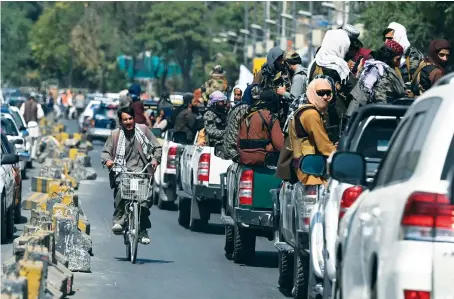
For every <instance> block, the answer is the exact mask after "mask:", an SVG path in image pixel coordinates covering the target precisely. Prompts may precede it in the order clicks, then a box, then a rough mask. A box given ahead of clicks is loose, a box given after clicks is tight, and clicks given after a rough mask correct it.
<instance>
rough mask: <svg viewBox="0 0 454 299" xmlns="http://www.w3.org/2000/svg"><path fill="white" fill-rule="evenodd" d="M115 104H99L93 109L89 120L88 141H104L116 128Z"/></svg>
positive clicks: (116, 106) (116, 108) (116, 107)
mask: <svg viewBox="0 0 454 299" xmlns="http://www.w3.org/2000/svg"><path fill="white" fill-rule="evenodd" d="M117 110H118V105H117V104H103V103H102V104H100V105H99V107H97V108H95V109H94V112H93V117H91V118H89V119H88V121H89V124H90V125H89V127H88V130H87V139H88V140H89V141H92V140H95V139H100V140H106V139H107V138H108V137H109V136H110V133H111V132H112V130H114V129H115V128H116V127H117V121H116V117H117Z"/></svg>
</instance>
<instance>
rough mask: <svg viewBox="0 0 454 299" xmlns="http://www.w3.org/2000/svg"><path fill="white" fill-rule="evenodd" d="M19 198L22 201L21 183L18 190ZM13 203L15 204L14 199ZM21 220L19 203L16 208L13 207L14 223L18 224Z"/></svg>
mask: <svg viewBox="0 0 454 299" xmlns="http://www.w3.org/2000/svg"><path fill="white" fill-rule="evenodd" d="M19 198H20V200H21V201H22V183H21V186H20V189H19ZM14 202H16V199H14ZM21 218H22V209H21V205H20V202H19V204H18V205H17V206H16V205H14V222H15V223H20V222H21V220H22V219H21Z"/></svg>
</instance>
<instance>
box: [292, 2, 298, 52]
mask: <svg viewBox="0 0 454 299" xmlns="http://www.w3.org/2000/svg"><path fill="white" fill-rule="evenodd" d="M292 18H293V21H292V22H293V38H292V43H293V50H294V51H295V50H296V30H297V28H296V27H297V22H296V1H295V0H293V1H292Z"/></svg>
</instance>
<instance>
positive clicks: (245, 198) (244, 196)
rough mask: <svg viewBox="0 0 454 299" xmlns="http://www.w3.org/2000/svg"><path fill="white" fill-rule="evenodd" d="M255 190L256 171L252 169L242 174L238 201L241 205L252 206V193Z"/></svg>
mask: <svg viewBox="0 0 454 299" xmlns="http://www.w3.org/2000/svg"><path fill="white" fill-rule="evenodd" d="M253 188H254V171H253V170H251V169H248V170H245V171H243V172H242V173H241V177H240V184H239V188H238V189H239V190H238V200H239V204H240V205H248V206H250V205H252V192H253V190H252V189H253Z"/></svg>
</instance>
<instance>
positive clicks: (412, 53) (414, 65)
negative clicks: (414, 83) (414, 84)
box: [399, 47, 424, 83]
mask: <svg viewBox="0 0 454 299" xmlns="http://www.w3.org/2000/svg"><path fill="white" fill-rule="evenodd" d="M404 56H405V58H407V57H408V58H409V62H410V75H411V76H413V74H414V73H415V72H416V70H417V69H418V67H419V64H420V63H421V61H422V60H423V59H424V54H422V53H421V52H420V51H419V50H418V49H416V48H415V47H409V48H408V49H407V51H406V52H405V53H404ZM399 70H400V73H401V74H402V79H403V80H404V82H405V83H406V82H411V79H410V78H409V76H408V69H407V63H406V61H405V63H404V64H403V65H402V66H400V68H399Z"/></svg>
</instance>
